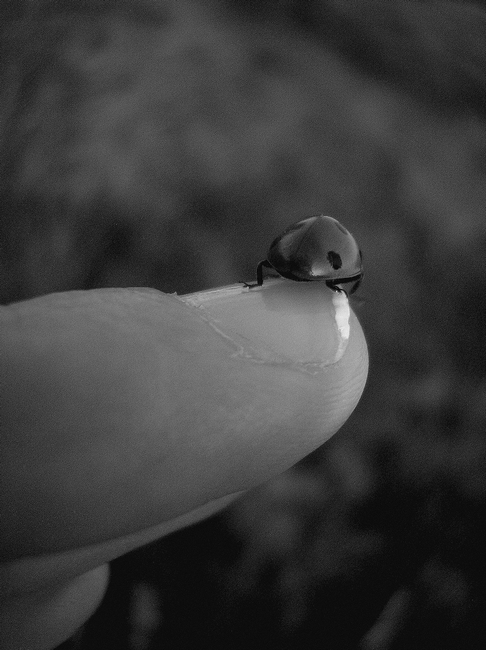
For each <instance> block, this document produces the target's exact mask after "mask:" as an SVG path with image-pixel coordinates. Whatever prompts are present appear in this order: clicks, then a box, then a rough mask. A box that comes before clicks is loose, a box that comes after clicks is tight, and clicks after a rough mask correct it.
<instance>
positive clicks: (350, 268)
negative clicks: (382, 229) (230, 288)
mask: <svg viewBox="0 0 486 650" xmlns="http://www.w3.org/2000/svg"><path fill="white" fill-rule="evenodd" d="M264 268H268V269H274V270H275V271H277V273H278V274H279V275H281V276H282V277H284V278H288V279H289V280H296V281H297V282H316V281H318V282H325V283H326V285H327V286H328V287H329V288H330V289H332V290H333V291H337V292H344V293H348V292H345V291H344V289H342V287H339V286H338V285H341V284H346V283H350V282H352V283H353V286H352V287H351V289H350V291H349V293H353V292H354V291H356V289H357V288H358V287H359V285H360V283H361V280H362V278H363V256H362V254H361V251H360V249H359V246H358V244H357V243H356V240H355V238H354V237H353V235H352V234H351V233H350V232H349V231H348V230H346V228H345V227H344V226H343V225H342V224H340V223H339V221H337V220H336V219H333V218H332V217H325V216H324V215H318V216H315V217H307V219H302V220H301V221H297V222H296V223H293V224H291V225H290V226H289V227H288V228H286V229H285V230H284V231H283V232H282V233H281V234H280V235H279V236H278V237H276V238H275V239H274V240H273V242H272V243H271V244H270V248H269V249H268V253H267V259H266V260H263V261H261V262H260V263H259V264H258V266H257V272H256V275H257V281H256V283H255V284H247V286H248V287H249V288H252V287H259V286H261V285H262V284H263V269H264Z"/></svg>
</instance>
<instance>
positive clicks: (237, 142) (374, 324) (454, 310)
mask: <svg viewBox="0 0 486 650" xmlns="http://www.w3.org/2000/svg"><path fill="white" fill-rule="evenodd" d="M0 30H1V37H0V38H1V41H0V48H1V49H0V111H1V113H0V174H1V175H0V178H1V184H0V246H1V258H0V274H1V275H0V299H1V301H2V302H8V301H11V300H15V299H21V298H27V297H30V296H34V295H38V294H41V293H46V292H49V291H57V290H65V289H77V288H92V287H99V286H127V285H149V286H153V287H156V288H159V289H161V290H164V291H175V290H177V291H178V292H181V293H182V292H185V291H191V290H197V289H200V288H204V287H209V286H212V285H217V284H226V283H231V282H234V281H238V280H241V279H243V278H250V277H252V276H253V273H254V267H255V264H256V262H258V260H259V259H261V257H262V255H263V254H264V253H265V252H266V248H267V246H268V243H269V242H270V241H271V239H272V238H273V237H274V236H275V235H276V234H277V233H278V232H280V231H281V230H282V228H283V227H284V226H285V225H287V224H288V223H290V222H292V221H295V220H296V219H299V218H301V217H304V216H307V215H310V214H316V213H320V212H324V213H327V214H331V215H332V216H335V217H337V218H338V219H340V220H341V221H342V222H343V223H344V224H345V225H346V226H347V227H348V228H349V229H350V230H351V231H352V232H353V234H355V235H356V238H357V239H358V241H359V242H360V245H361V246H362V248H363V251H364V259H365V269H366V276H365V281H364V283H363V288H362V290H360V292H359V296H358V299H359V302H357V303H356V304H355V310H356V311H357V313H358V315H359V317H360V320H361V322H362V324H363V327H364V329H365V331H366V334H367V338H368V342H369V346H370V353H371V372H370V379H369V384H368V387H367V390H366V392H365V395H364V397H363V399H362V401H361V403H360V405H359V406H358V409H357V411H356V413H355V414H354V416H353V417H352V418H351V420H350V421H349V422H348V423H347V425H346V426H345V427H344V429H343V430H342V431H341V432H340V433H339V434H338V436H337V437H336V438H335V439H334V440H332V441H331V442H330V443H328V444H327V445H326V446H325V447H324V448H322V449H321V450H318V451H317V452H316V453H314V454H313V455H312V456H311V457H309V458H308V459H306V460H305V461H303V462H302V463H301V464H300V465H299V466H297V467H296V468H294V469H293V470H291V471H289V472H288V473H286V474H285V475H283V476H281V477H278V478H277V479H275V480H274V481H272V482H270V483H269V484H268V485H266V486H263V487H262V488H260V489H259V490H257V491H255V492H254V493H252V494H250V495H248V496H247V497H246V498H245V499H244V500H243V501H241V502H240V503H239V504H237V505H236V506H235V507H233V508H232V509H231V510H230V511H229V512H228V513H226V514H225V515H224V516H222V517H219V518H218V519H216V520H213V521H212V522H207V523H205V524H202V525H200V526H198V527H195V528H194V529H191V530H188V531H183V532H181V533H179V534H177V535H174V536H172V537H170V538H169V539H167V540H165V541H162V542H159V543H158V544H156V545H153V546H151V547H150V548H148V549H145V550H143V551H140V552H138V553H135V554H132V555H130V556H128V557H126V558H123V559H121V560H119V561H117V562H115V563H114V577H113V581H112V586H111V589H110V591H109V593H108V596H107V598H106V600H105V603H104V604H103V606H102V608H101V609H100V611H99V613H98V614H97V615H96V616H95V617H94V619H93V621H92V622H91V623H90V624H89V625H88V626H87V627H86V629H85V631H84V632H83V634H82V635H81V636H80V637H79V639H78V641H77V644H78V647H79V648H82V650H85V649H86V650H88V649H89V650H96V649H97V648H100V649H101V648H103V650H106V649H108V648H114V649H115V648H116V649H117V650H123V649H124V648H125V649H129V648H130V649H133V650H138V649H140V650H142V649H144V648H147V649H148V650H152V649H155V648H159V647H164V648H169V649H171V648H177V649H179V648H187V649H189V648H199V647H201V645H202V644H203V643H206V644H208V645H210V646H211V647H213V648H225V649H226V648H232V649H235V650H239V649H240V648H241V649H242V650H243V649H245V650H246V648H248V647H252V648H256V649H259V648H261V649H262V650H263V649H265V650H267V649H272V648H278V649H279V650H280V649H282V648H283V649H288V650H293V649H294V648H295V649H297V648H299V649H300V648H306V649H310V650H312V648H316V649H317V648H322V647H325V648H326V649H327V650H341V649H342V650H348V649H350V648H361V649H362V650H385V649H386V650H388V649H390V650H402V649H403V650H405V649H406V650H408V649H410V648H414V649H422V648H423V649H427V650H429V649H430V648H434V647H437V648H441V649H449V648H450V649H458V650H462V649H463V648H468V649H469V648H476V647H482V646H483V645H484V644H485V643H486V629H485V623H484V611H485V606H486V585H485V578H486V575H485V573H486V569H485V562H484V559H483V554H484V548H485V547H486V539H485V535H484V532H481V531H482V530H483V528H484V525H483V520H484V518H485V503H486V501H485V500H486V466H485V462H486V442H485V420H486V382H485V368H486V346H485V344H484V342H485V340H486V299H485V296H486V277H485V272H484V267H485V259H486V219H485V216H486V182H485V181H486V10H485V9H484V7H483V5H482V4H481V3H478V4H473V3H467V2H425V1H423V2H418V1H413V0H411V1H408V2H405V1H400V2H395V1H393V0H388V1H386V0H382V1H380V2H377V1H374V0H371V1H369V2H367V1H366V0H358V1H357V2H345V1H343V0H320V1H317V0H310V1H309V2H299V1H298V0H281V1H280V2H265V1H263V0H262V1H261V2H250V1H249V0H247V1H245V0H219V1H218V0H213V1H212V2H207V3H205V2H197V1H194V2H188V1H187V0H183V1H180V2H175V1H174V2H161V1H157V0H140V1H139V2H135V1H134V2H128V1H125V0H123V1H122V0H118V1H115V0H112V1H110V0H105V1H101V0H98V1H95V0H90V1H86V2H82V3H79V2H72V3H71V2H64V3H58V2H54V1H52V2H50V1H48V0H37V1H27V0H24V1H18V2H15V3H14V2H7V1H3V2H1V3H0ZM298 435H299V431H296V436H298Z"/></svg>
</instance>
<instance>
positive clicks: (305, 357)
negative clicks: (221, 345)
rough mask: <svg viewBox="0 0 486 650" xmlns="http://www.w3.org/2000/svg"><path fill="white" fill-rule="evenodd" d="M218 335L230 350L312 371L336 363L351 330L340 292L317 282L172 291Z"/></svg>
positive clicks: (271, 282) (344, 298)
mask: <svg viewBox="0 0 486 650" xmlns="http://www.w3.org/2000/svg"><path fill="white" fill-rule="evenodd" d="M178 298H179V299H180V300H182V301H183V302H185V303H186V304H187V305H189V306H191V307H194V308H195V309H196V310H197V313H198V315H199V316H200V317H201V318H202V319H203V320H204V321H206V323H207V324H208V325H209V326H210V327H212V328H213V330H214V331H215V332H217V333H218V334H219V336H221V337H222V338H223V339H224V340H225V341H226V343H227V345H228V346H229V348H230V349H231V350H232V355H233V356H235V357H240V358H242V359H246V360H248V361H251V362H254V363H263V364H274V365H283V366H287V367H291V368H293V369H296V370H300V371H302V372H306V373H310V374H316V373H318V372H320V371H322V370H323V369H324V368H326V367H327V366H329V365H332V364H335V363H337V362H338V361H339V360H340V359H341V358H342V356H343V354H344V353H345V351H346V348H347V345H348V341H349V337H350V334H351V322H352V321H351V311H350V307H349V302H348V298H347V296H346V294H345V293H344V292H341V293H338V292H335V291H332V290H331V289H329V288H328V287H327V286H326V285H325V284H324V283H319V282H306V283H304V282H302V283H300V282H289V281H288V280H280V279H275V280H266V281H265V283H264V284H263V285H262V286H261V287H254V288H251V289H250V288H248V287H245V286H244V285H242V284H238V285H231V286H228V287H222V288H219V289H211V290H208V291H201V292H198V293H192V294H187V295H184V296H178Z"/></svg>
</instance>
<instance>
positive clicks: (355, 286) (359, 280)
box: [349, 275, 363, 293]
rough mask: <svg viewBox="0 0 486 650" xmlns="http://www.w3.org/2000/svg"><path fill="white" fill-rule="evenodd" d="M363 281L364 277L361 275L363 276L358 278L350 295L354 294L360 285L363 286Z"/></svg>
mask: <svg viewBox="0 0 486 650" xmlns="http://www.w3.org/2000/svg"><path fill="white" fill-rule="evenodd" d="M362 279H363V276H362V275H361V276H360V277H359V278H358V280H356V282H355V283H354V284H353V288H352V289H351V290H350V292H349V293H354V292H355V291H356V290H357V289H358V287H359V285H360V284H361V280H362Z"/></svg>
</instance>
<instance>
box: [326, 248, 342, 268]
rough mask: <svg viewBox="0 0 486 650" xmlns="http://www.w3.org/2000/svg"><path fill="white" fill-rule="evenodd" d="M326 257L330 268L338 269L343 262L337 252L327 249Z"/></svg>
mask: <svg viewBox="0 0 486 650" xmlns="http://www.w3.org/2000/svg"><path fill="white" fill-rule="evenodd" d="M327 259H328V261H329V264H330V265H331V266H332V268H333V269H334V270H335V271H337V270H338V269H340V268H341V266H342V265H343V262H342V260H341V255H339V253H335V252H334V251H329V252H328V254H327Z"/></svg>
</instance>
